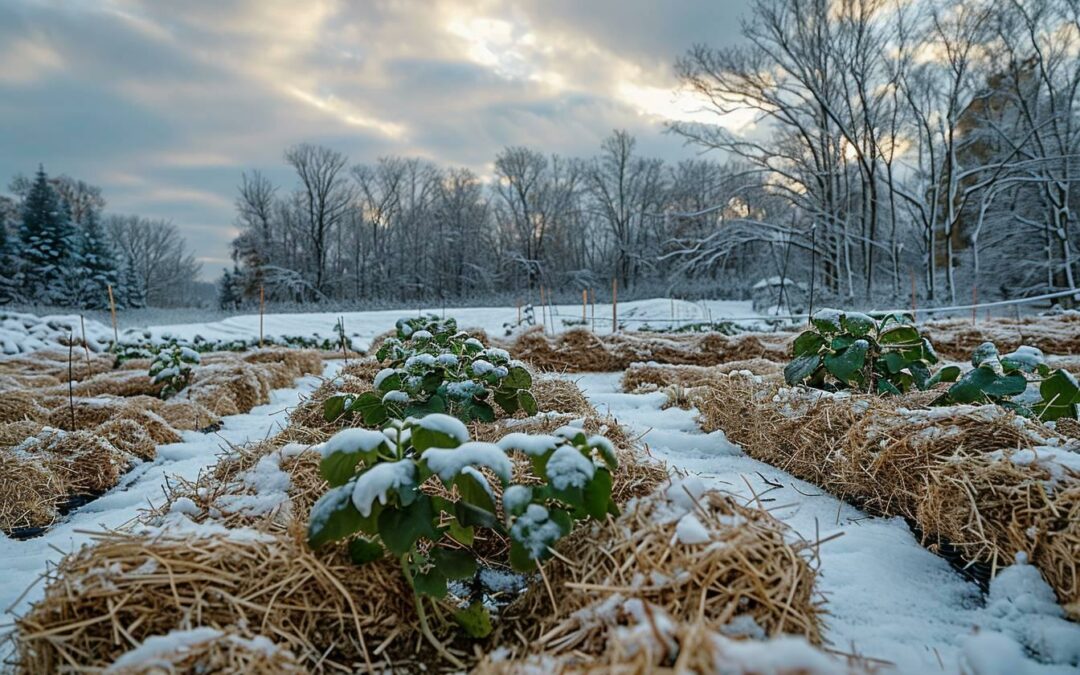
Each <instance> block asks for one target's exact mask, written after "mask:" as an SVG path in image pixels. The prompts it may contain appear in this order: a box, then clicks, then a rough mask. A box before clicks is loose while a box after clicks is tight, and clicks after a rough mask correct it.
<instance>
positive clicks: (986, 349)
mask: <svg viewBox="0 0 1080 675" xmlns="http://www.w3.org/2000/svg"><path fill="white" fill-rule="evenodd" d="M971 366H972V369H971V370H969V371H968V372H966V373H964V375H963V376H962V377H961V378H960V379H959V380H958V381H957V382H956V384H954V385H952V386H951V387H949V390H948V391H947V392H945V393H944V394H942V395H941V396H939V397H938V398H937V399H936V400H935V401H934V404H935V405H953V404H956V403H997V404H998V405H1001V406H1003V407H1006V408H1009V409H1011V410H1015V411H1016V412H1018V413H1020V414H1022V415H1024V416H1027V417H1036V418H1038V419H1041V420H1045V421H1050V420H1056V419H1060V418H1062V417H1070V418H1073V419H1076V418H1077V406H1078V405H1080V385H1078V384H1077V382H1076V378H1074V377H1073V376H1072V375H1071V374H1070V373H1069V372H1067V371H1065V370H1062V369H1058V370H1054V371H1051V370H1050V367H1049V366H1048V365H1046V360H1045V359H1044V358H1043V353H1042V351H1040V350H1039V349H1037V348H1035V347H1028V346H1026V345H1022V346H1020V347H1019V348H1017V349H1016V351H1014V352H1011V353H1009V354H1005V355H1004V356H1002V355H1001V354H1000V353H999V352H998V349H997V346H996V345H994V343H992V342H984V343H982V344H981V345H979V346H978V347H977V348H976V349H975V351H974V352H973V353H972V355H971ZM1034 383H1037V384H1038V391H1039V396H1038V398H1032V399H1031V400H1023V399H1020V400H1013V397H1022V396H1023V395H1024V394H1025V393H1026V392H1027V390H1028V387H1029V385H1030V384H1034Z"/></svg>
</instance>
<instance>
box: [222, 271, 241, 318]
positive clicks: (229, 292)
mask: <svg viewBox="0 0 1080 675" xmlns="http://www.w3.org/2000/svg"><path fill="white" fill-rule="evenodd" d="M240 281H241V275H240V270H239V269H238V268H236V267H234V268H233V271H232V272H229V270H228V268H226V269H225V272H224V273H223V274H222V275H221V280H220V281H219V282H218V307H220V308H221V309H236V308H237V307H238V306H239V305H240V294H239V293H238V292H237V291H238V289H237V284H238V283H239V282H240Z"/></svg>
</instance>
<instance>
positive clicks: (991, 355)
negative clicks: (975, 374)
mask: <svg viewBox="0 0 1080 675" xmlns="http://www.w3.org/2000/svg"><path fill="white" fill-rule="evenodd" d="M997 358H998V350H997V347H995V346H994V343H993V342H984V343H982V344H981V345H979V346H978V347H976V348H975V351H973V352H971V365H972V367H973V368H978V367H979V366H981V365H982V364H984V363H986V362H987V361H992V360H996V359H997Z"/></svg>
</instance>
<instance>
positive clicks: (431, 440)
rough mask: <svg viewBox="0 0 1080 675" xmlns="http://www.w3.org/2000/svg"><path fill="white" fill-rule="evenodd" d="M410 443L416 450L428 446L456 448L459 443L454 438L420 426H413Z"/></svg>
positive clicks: (420, 450)
mask: <svg viewBox="0 0 1080 675" xmlns="http://www.w3.org/2000/svg"><path fill="white" fill-rule="evenodd" d="M412 445H413V447H414V448H415V449H416V451H417V452H418V453H419V452H423V451H424V450H427V449H428V448H456V447H457V446H459V445H461V444H460V443H459V442H458V440H457V439H456V438H454V437H453V436H451V435H449V434H444V433H443V432H441V431H438V430H435V429H425V428H424V427H421V426H416V427H413V430H412Z"/></svg>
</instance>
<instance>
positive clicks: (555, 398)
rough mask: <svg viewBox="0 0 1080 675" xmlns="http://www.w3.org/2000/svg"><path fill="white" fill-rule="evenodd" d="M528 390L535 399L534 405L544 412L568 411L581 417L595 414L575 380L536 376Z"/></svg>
mask: <svg viewBox="0 0 1080 675" xmlns="http://www.w3.org/2000/svg"><path fill="white" fill-rule="evenodd" d="M530 391H532V395H533V398H535V399H536V407H537V408H538V409H539V410H542V411H544V412H558V413H570V414H572V415H579V416H582V417H584V416H586V415H595V414H596V411H595V410H594V409H593V407H592V405H591V404H590V403H589V400H588V399H587V398H585V394H584V393H582V391H581V388H580V387H578V386H577V383H575V382H571V381H569V380H564V379H561V378H557V377H537V378H534V379H533V383H532V388H531V389H530Z"/></svg>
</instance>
